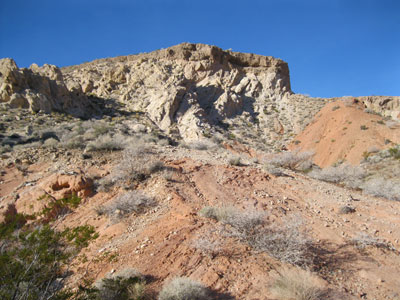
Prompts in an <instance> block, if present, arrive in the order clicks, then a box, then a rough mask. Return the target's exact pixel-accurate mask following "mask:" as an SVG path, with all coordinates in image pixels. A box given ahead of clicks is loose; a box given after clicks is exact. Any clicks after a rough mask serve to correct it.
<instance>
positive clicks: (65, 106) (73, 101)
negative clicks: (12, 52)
mask: <svg viewBox="0 0 400 300" xmlns="http://www.w3.org/2000/svg"><path fill="white" fill-rule="evenodd" d="M0 102H2V103H7V104H8V105H9V106H10V107H11V108H29V109H30V110H31V111H32V112H38V111H42V112H46V113H50V112H52V111H59V112H66V113H69V114H72V115H75V116H79V117H81V116H85V115H87V114H88V113H89V109H88V106H87V105H88V100H87V98H86V97H85V95H84V94H83V92H82V90H81V87H80V86H79V85H75V86H74V85H71V84H70V85H68V86H67V85H66V84H65V82H64V79H63V75H62V73H61V71H60V69H59V68H57V67H56V66H53V65H47V64H46V65H44V66H43V67H39V66H38V65H36V64H33V65H31V66H30V68H28V69H27V68H21V69H20V68H18V66H17V64H16V63H15V62H14V60H12V59H10V58H4V59H0Z"/></svg>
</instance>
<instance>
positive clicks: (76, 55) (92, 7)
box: [0, 0, 400, 97]
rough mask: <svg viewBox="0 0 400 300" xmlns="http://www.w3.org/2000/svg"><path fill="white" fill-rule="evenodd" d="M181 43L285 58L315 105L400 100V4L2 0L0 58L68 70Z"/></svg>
mask: <svg viewBox="0 0 400 300" xmlns="http://www.w3.org/2000/svg"><path fill="white" fill-rule="evenodd" d="M181 42H192V43H206V44H213V45H216V46H219V47H221V48H223V49H229V48H232V50H233V51H241V52H251V53H256V54H262V55H271V56H274V57H279V58H281V59H283V60H285V61H286V62H288V63H289V68H290V73H291V82H292V89H293V91H294V92H296V93H304V94H310V95H311V96H315V97H334V96H344V95H353V96H360V95H400V0H264V1H262V0H240V1H239V0H237V1H236V0H229V1H228V0H226V1H225V0H212V1H209V0H201V1H200V0H198V1H196V0H186V1H184V0H143V1H142V0H109V1H103V0H68V1H64V0H51V1H45V0H25V1H22V0H2V1H1V3H0V57H12V58H14V59H15V61H16V62H17V64H18V65H19V66H20V67H27V66H29V65H30V64H32V63H37V64H39V65H42V64H44V63H50V64H55V65H57V66H66V65H72V64H79V63H82V62H85V61H91V60H93V59H96V58H103V57H113V56H118V55H127V54H136V53H140V52H148V51H152V50H156V49H160V48H167V47H169V46H172V45H176V44H179V43H181Z"/></svg>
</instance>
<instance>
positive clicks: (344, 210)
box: [339, 205, 356, 215]
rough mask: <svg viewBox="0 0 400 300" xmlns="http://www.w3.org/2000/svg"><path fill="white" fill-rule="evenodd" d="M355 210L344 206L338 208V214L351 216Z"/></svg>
mask: <svg viewBox="0 0 400 300" xmlns="http://www.w3.org/2000/svg"><path fill="white" fill-rule="evenodd" d="M355 212H356V210H355V208H354V207H351V206H348V205H344V206H342V207H340V208H339V214H344V215H345V214H352V213H355Z"/></svg>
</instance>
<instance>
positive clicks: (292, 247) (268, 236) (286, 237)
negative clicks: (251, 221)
mask: <svg viewBox="0 0 400 300" xmlns="http://www.w3.org/2000/svg"><path fill="white" fill-rule="evenodd" d="M280 221H281V222H280V223H279V224H277V223H272V224H268V226H264V227H263V228H262V229H260V230H258V231H256V232H254V233H253V232H250V233H251V234H248V237H247V241H248V243H249V244H250V246H252V247H253V248H255V249H256V250H259V251H263V252H267V253H268V254H269V255H271V256H272V257H274V258H276V259H278V260H280V261H283V262H286V263H290V264H292V265H298V266H306V265H308V264H309V263H311V259H312V258H311V257H309V253H308V249H309V246H310V244H311V240H310V238H309V237H308V235H307V233H306V232H305V231H303V230H302V229H301V227H302V225H303V220H302V219H301V218H300V216H297V215H293V216H287V217H284V218H282V219H281V220H280Z"/></svg>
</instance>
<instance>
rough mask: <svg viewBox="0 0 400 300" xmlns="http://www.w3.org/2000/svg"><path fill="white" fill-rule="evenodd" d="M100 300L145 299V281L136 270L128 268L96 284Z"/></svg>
mask: <svg viewBox="0 0 400 300" xmlns="http://www.w3.org/2000/svg"><path fill="white" fill-rule="evenodd" d="M95 287H96V289H97V291H96V294H97V296H98V297H97V298H98V299H99V300H140V299H143V296H144V289H145V281H144V278H143V276H142V275H141V274H140V273H139V272H138V271H137V270H135V269H132V268H126V269H123V270H121V271H119V272H117V273H115V274H113V275H112V276H109V277H105V278H103V279H101V280H99V281H97V282H96V283H95Z"/></svg>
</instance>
